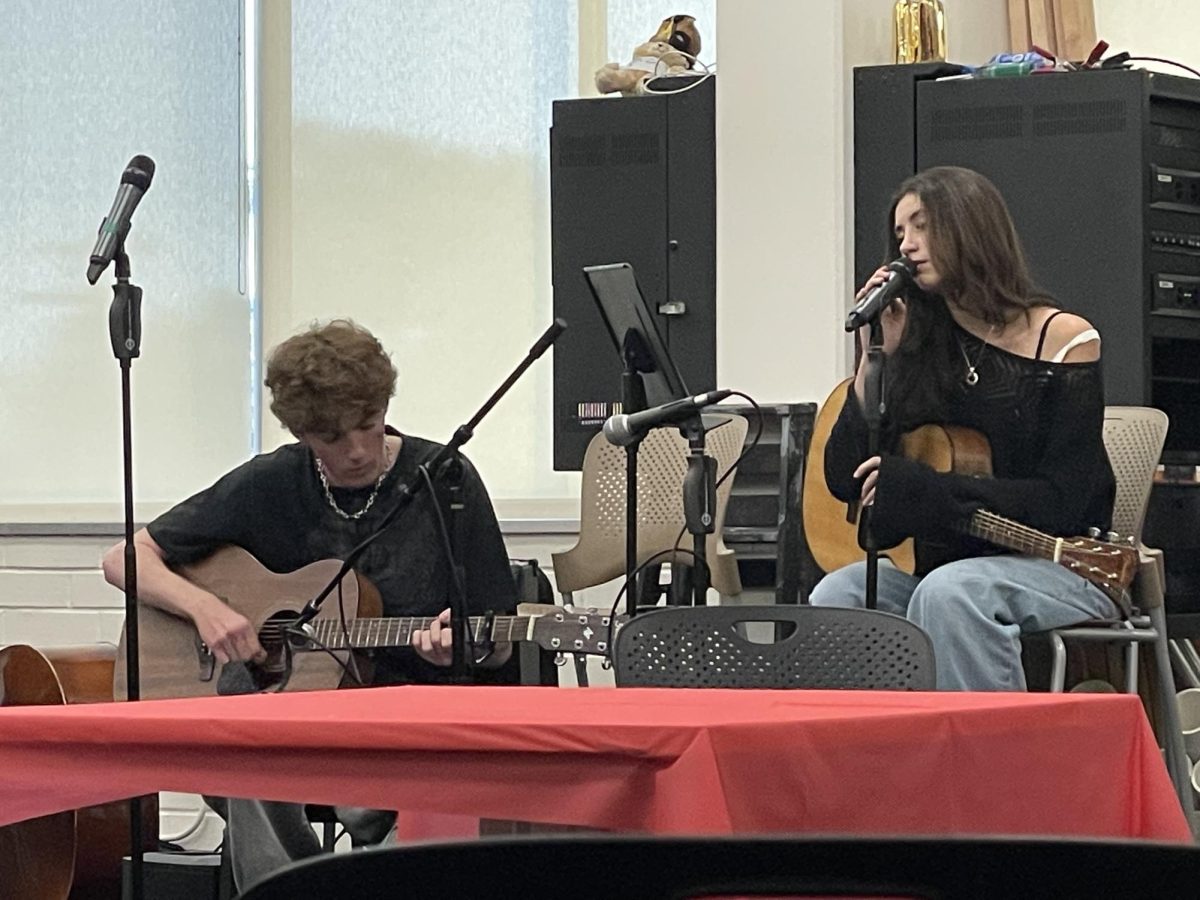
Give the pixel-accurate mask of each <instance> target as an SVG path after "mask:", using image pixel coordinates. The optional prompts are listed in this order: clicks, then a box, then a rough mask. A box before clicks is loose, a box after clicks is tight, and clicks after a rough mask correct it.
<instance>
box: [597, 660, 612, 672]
mask: <svg viewBox="0 0 1200 900" xmlns="http://www.w3.org/2000/svg"><path fill="white" fill-rule="evenodd" d="M600 668H601V669H603V670H604V671H605V672H607V671H608V670H610V669H611V668H612V660H611V659H609V658H608V657H607V656H606V657H604V658H603V659H602V660H600Z"/></svg>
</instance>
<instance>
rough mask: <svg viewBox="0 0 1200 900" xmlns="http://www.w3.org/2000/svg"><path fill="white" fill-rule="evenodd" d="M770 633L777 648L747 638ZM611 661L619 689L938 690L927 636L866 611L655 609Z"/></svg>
mask: <svg viewBox="0 0 1200 900" xmlns="http://www.w3.org/2000/svg"><path fill="white" fill-rule="evenodd" d="M758 623H766V624H765V626H764V625H762V624H758ZM764 631H765V632H767V636H768V637H770V636H771V635H772V634H773V636H774V640H773V641H772V642H771V643H758V642H756V641H755V640H751V639H748V638H747V637H746V635H747V634H748V633H749V634H755V633H756V632H764ZM614 656H615V669H616V672H615V675H616V682H617V685H618V686H619V687H629V686H632V687H732V688H861V689H876V690H907V691H932V690H934V688H935V677H934V658H933V643H932V642H931V641H930V639H929V635H927V634H926V633H925V632H924V631H922V630H921V629H920V628H919V627H917V626H916V625H914V624H913V623H912V622H909V621H908V620H907V619H904V618H901V617H900V616H894V615H892V614H891V613H884V612H878V611H871V610H864V609H842V608H836V607H818V606H696V607H691V606H684V607H662V608H657V609H651V610H647V611H645V612H641V613H638V614H637V615H636V616H634V617H633V618H632V619H631V620H630V621H629V622H628V623H626V624H625V625H624V626H623V627H622V628H621V629H620V631H618V632H617V636H616V640H615V646H614Z"/></svg>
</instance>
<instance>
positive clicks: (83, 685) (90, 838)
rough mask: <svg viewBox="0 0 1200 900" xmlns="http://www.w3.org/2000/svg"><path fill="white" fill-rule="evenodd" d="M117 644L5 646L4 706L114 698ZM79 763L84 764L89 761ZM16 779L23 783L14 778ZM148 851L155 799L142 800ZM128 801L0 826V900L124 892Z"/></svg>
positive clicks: (153, 840)
mask: <svg viewBox="0 0 1200 900" xmlns="http://www.w3.org/2000/svg"><path fill="white" fill-rule="evenodd" d="M115 658H116V648H115V647H113V646H112V644H99V645H83V646H77V647H52V648H42V649H37V648H34V647H30V646H27V645H25V644H12V645H10V646H8V647H4V648H0V706H46V705H61V704H66V703H100V702H104V701H109V700H112V698H113V695H112V678H113V662H114V660H115ZM79 765H81V766H86V765H87V760H81V761H80V762H79ZM14 777H19V775H15V776H14ZM141 813H142V835H143V848H144V849H145V850H153V849H155V848H156V847H157V844H158V796H157V795H156V794H155V795H151V796H149V797H143V798H142V806H141ZM129 846H130V842H129V803H128V802H125V801H122V802H119V803H105V804H101V805H99V806H89V807H87V808H85V809H79V810H68V811H67V812H61V813H54V814H52V815H48V816H41V817H39V818H36V819H27V820H26V821H24V822H16V823H14V824H12V825H6V826H4V827H3V828H0V898H10V897H11V898H21V900H67V898H70V900H93V898H95V900H99V898H105V900H108V898H115V897H119V896H120V894H121V858H122V857H123V856H125V855H126V854H128V853H129Z"/></svg>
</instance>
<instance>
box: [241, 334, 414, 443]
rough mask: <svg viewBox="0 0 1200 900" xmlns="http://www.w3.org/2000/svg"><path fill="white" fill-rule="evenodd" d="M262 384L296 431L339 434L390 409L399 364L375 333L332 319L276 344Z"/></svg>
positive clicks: (285, 423) (276, 409) (284, 420)
mask: <svg viewBox="0 0 1200 900" xmlns="http://www.w3.org/2000/svg"><path fill="white" fill-rule="evenodd" d="M264 383H265V384H266V386H267V387H268V388H270V389H271V398H272V399H271V412H273V413H274V414H275V417H276V418H277V419H279V421H280V422H281V423H282V424H283V426H284V427H285V428H287V429H288V430H289V431H290V432H292V434H294V435H296V436H297V437H299V436H301V435H303V434H322V435H338V434H341V433H343V432H344V431H346V430H348V429H350V428H352V427H354V426H356V425H358V423H360V422H361V421H362V420H363V419H364V418H365V417H367V416H369V415H371V414H373V413H377V412H382V411H383V410H384V409H386V408H387V404H388V400H390V399H391V397H392V395H393V394H394V393H395V392H396V367H395V366H394V365H393V364H392V360H391V357H389V356H388V354H387V353H386V352H385V351H384V349H383V345H382V344H380V343H379V339H378V338H376V337H375V335H373V334H371V332H369V331H367V329H365V328H363V327H362V326H361V325H358V324H356V323H355V322H352V321H351V320H349V319H334V320H333V321H332V322H329V323H328V324H326V325H320V324H316V323H314V324H313V325H312V326H310V327H309V328H308V330H307V331H304V332H303V333H301V334H298V335H295V336H293V337H290V338H288V339H287V340H286V341H284V342H283V343H282V344H280V345H279V346H278V347H276V348H275V350H274V351H273V352H272V353H271V358H270V360H269V361H268V363H267V377H266V381H265V382H264Z"/></svg>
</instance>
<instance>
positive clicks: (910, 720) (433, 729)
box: [0, 687, 1191, 841]
mask: <svg viewBox="0 0 1200 900" xmlns="http://www.w3.org/2000/svg"><path fill="white" fill-rule="evenodd" d="M159 790H171V791H195V792H202V793H209V794H218V795H222V794H223V795H229V796H248V797H261V798H265V799H279V800H297V801H299V800H303V801H310V802H321V803H332V802H339V803H349V804H356V805H363V806H375V807H383V808H396V809H406V810H417V811H424V812H436V813H455V814H463V815H476V816H482V817H487V818H502V819H520V820H529V821H538V822H551V823H562V824H570V825H586V826H594V827H599V828H604V829H615V830H637V831H649V832H660V833H667V832H674V833H684V832H695V833H730V832H742V833H745V832H781V831H782V832H809V833H813V832H821V833H874V834H881V833H882V834H948V833H966V834H1043V835H1093V836H1112V837H1139V838H1153V839H1161V840H1179V841H1185V840H1190V837H1191V836H1190V834H1189V831H1188V827H1187V823H1186V821H1185V819H1184V816H1183V813H1182V811H1181V810H1180V808H1179V803H1178V801H1177V800H1176V798H1175V795H1174V794H1173V792H1172V790H1171V784H1170V781H1169V779H1168V777H1167V773H1166V770H1165V768H1164V766H1163V763H1162V760H1161V757H1160V754H1159V751H1158V749H1157V747H1156V746H1155V741H1154V738H1153V735H1152V733H1151V732H1150V729H1149V726H1148V724H1147V722H1146V720H1145V717H1144V715H1143V712H1142V707H1141V704H1140V702H1139V700H1138V698H1137V697H1134V696H1126V695H1079V694H1069V695H1045V694H1042V695H1037V694H960V693H937V694H904V693H876V692H853V691H757V690H753V691H752V690H742V691H731V690H703V691H698V690H697V691H685V690H661V689H627V688H622V689H619V690H611V689H601V688H591V689H583V690H578V689H576V690H572V689H554V688H533V687H525V688H518V687H514V688H497V687H397V688H375V689H369V690H355V691H330V692H320V693H301V694H275V695H255V696H245V697H218V698H212V699H203V700H160V701H148V702H142V703H112V704H89V705H80V706H68V707H9V708H0V825H3V824H7V823H9V822H13V821H17V820H20V819H24V818H29V817H33V816H38V815H43V814H46V813H50V812H54V811H58V810H63V809H69V808H72V807H78V806H87V805H91V804H94V803H99V802H104V801H109V800H115V799H119V798H123V797H128V796H132V795H134V794H141V793H149V792H152V791H159Z"/></svg>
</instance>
